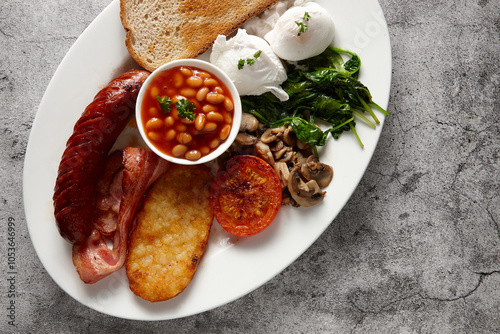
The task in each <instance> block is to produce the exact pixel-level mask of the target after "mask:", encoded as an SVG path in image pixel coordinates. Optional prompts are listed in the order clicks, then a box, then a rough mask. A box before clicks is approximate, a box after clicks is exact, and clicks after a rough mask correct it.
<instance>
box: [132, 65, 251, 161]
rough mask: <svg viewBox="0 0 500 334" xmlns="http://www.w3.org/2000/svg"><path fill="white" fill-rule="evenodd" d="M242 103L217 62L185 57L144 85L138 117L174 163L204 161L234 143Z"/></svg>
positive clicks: (152, 142) (152, 143)
mask: <svg viewBox="0 0 500 334" xmlns="http://www.w3.org/2000/svg"><path fill="white" fill-rule="evenodd" d="M241 113H242V111H241V101H240V97H239V95H238V91H237V89H236V87H235V86H234V84H233V82H232V81H231V79H229V77H228V76H227V75H226V74H225V73H224V72H223V71H222V70H220V69H219V68H218V67H216V66H215V65H213V64H211V63H209V62H206V61H203V60H198V59H182V60H175V61H172V62H169V63H167V64H165V65H163V66H160V67H159V68H158V69H156V70H155V71H154V72H153V73H151V75H150V76H149V77H148V79H147V80H146V82H145V83H144V85H143V86H142V88H141V90H140V92H139V96H138V98H137V104H136V120H137V126H138V128H139V132H140V133H141V136H142V137H143V139H144V140H145V142H146V144H147V145H148V146H149V147H150V148H151V149H152V150H153V151H154V152H155V153H156V154H158V155H159V156H160V157H162V158H164V159H166V160H169V161H171V162H174V163H178V164H184V165H191V164H201V163H205V162H208V161H210V160H213V159H215V158H217V157H218V156H219V155H221V154H222V153H224V152H225V151H226V150H227V149H228V148H229V146H230V145H231V144H232V143H233V141H234V139H235V138H236V135H237V134H238V131H239V127H240V123H241Z"/></svg>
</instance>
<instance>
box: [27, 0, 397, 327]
mask: <svg viewBox="0 0 500 334" xmlns="http://www.w3.org/2000/svg"><path fill="white" fill-rule="evenodd" d="M317 2H318V3H320V4H321V5H323V6H324V7H325V8H327V9H328V10H329V11H330V13H331V14H332V15H333V17H334V19H335V23H336V36H335V42H334V45H335V46H337V47H341V48H346V49H349V50H352V51H354V52H357V53H358V54H359V56H360V57H361V60H362V68H361V73H360V77H359V79H360V81H361V82H363V83H364V84H365V85H366V86H367V87H368V88H369V89H370V90H371V92H372V95H373V98H374V101H376V102H377V103H378V104H379V105H381V106H382V107H387V105H388V101H389V90H390V83H391V47H390V41H389V35H388V30H387V25H386V22H385V19H384V16H383V13H382V10H381V8H380V6H379V4H378V2H377V1H376V0H353V1H343V0H333V1H332V0H322V1H320V0H318V1H317ZM346 13H355V15H350V14H346ZM124 38H125V33H124V30H123V28H122V25H121V22H120V18H119V1H118V0H115V1H113V2H112V3H111V4H110V5H109V6H108V7H107V8H106V9H105V10H104V11H103V12H102V13H101V14H100V15H99V16H98V17H97V18H96V19H95V21H94V22H92V24H91V25H90V26H89V27H88V28H87V29H86V30H85V31H84V33H83V34H82V35H81V37H80V38H78V40H77V41H76V42H75V44H74V45H73V46H72V48H71V49H70V51H69V52H68V54H67V55H66V57H65V58H64V60H63V61H62V62H61V64H60V66H59V68H58V69H57V71H56V73H55V75H54V77H53V78H52V80H51V82H50V84H49V86H48V87H47V91H46V92H45V95H44V97H43V99H42V102H41V104H40V107H39V110H38V113H37V115H36V118H35V121H34V124H33V128H32V131H31V135H30V140H29V143H28V147H27V152H26V159H25V165H24V180H23V182H24V184H23V187H24V189H23V192H24V194H23V195H24V205H25V212H26V219H27V223H28V228H29V232H30V236H31V240H32V242H33V245H34V247H35V249H36V251H37V253H38V256H39V258H40V260H41V261H42V263H43V265H44V267H45V269H46V270H47V272H48V273H49V274H50V275H51V277H52V278H53V279H54V281H55V282H56V283H57V284H59V286H60V287H61V288H62V289H63V290H64V291H66V292H67V293H68V294H69V295H71V296H72V297H73V298H75V299H76V300H78V301H79V302H81V303H82V304H84V305H87V306H88V307H90V308H92V309H95V310H97V311H100V312H103V313H106V314H109V315H112V316H116V317H121V318H127V319H139V320H163V319H174V318H180V317H185V316H189V315H193V314H196V313H199V312H203V311H206V310H210V309H213V308H215V307H218V306H221V305H224V304H226V303H228V302H231V301H233V300H235V299H237V298H239V297H241V296H243V295H245V294H247V293H249V292H251V291H252V290H254V289H256V288H258V287H259V286H261V285H262V284H264V283H265V282H267V281H268V280H270V279H271V278H273V277H274V276H275V275H277V274H278V273H280V272H281V271H282V270H283V269H285V268H286V267H287V266H288V265H289V264H290V263H292V262H293V261H294V260H295V259H297V257H299V256H300V255H301V254H302V253H303V252H304V251H305V250H306V249H307V248H309V246H310V245H311V244H312V243H313V242H314V241H315V240H316V239H317V238H318V237H319V236H320V235H321V233H322V232H323V231H324V230H325V229H326V228H327V227H328V226H329V224H330V223H331V222H332V220H333V219H334V218H335V217H336V216H337V214H338V213H339V212H340V210H341V209H342V207H343V206H344V205H345V203H346V202H347V200H348V199H349V197H350V196H351V194H352V193H353V191H354V190H355V188H356V186H357V185H358V183H359V181H360V179H361V177H362V176H363V173H364V172H365V169H366V167H367V166H368V163H369V161H370V159H371V157H372V154H373V152H374V150H375V146H376V145H377V141H378V138H379V136H380V132H381V130H382V126H378V127H377V129H376V130H373V129H372V128H370V127H368V126H366V125H365V124H363V123H362V122H358V123H357V124H358V125H357V127H356V128H357V131H358V133H359V135H360V137H361V139H362V140H363V142H364V144H365V147H364V148H361V147H360V146H359V145H358V143H357V142H356V140H355V138H354V136H353V135H352V133H344V134H343V135H342V136H341V138H340V139H339V140H333V139H329V141H328V143H327V145H326V146H325V147H324V149H323V150H322V152H321V154H322V156H321V160H322V161H324V162H326V163H329V164H331V165H332V166H333V168H334V171H335V175H334V179H333V181H332V183H331V184H330V186H329V187H328V188H327V192H328V193H327V195H326V198H325V200H324V202H323V203H321V204H320V205H318V206H316V207H313V208H291V207H284V208H282V209H281V210H280V212H279V214H278V217H277V218H276V220H275V221H274V222H273V224H271V226H270V227H269V228H268V229H267V230H265V231H264V232H262V233H261V234H258V235H256V236H253V237H249V238H246V239H245V238H240V239H238V238H234V237H230V236H229V235H228V234H226V233H225V231H223V230H222V229H221V228H220V227H219V226H218V225H217V223H214V227H213V231H212V234H211V236H210V240H209V244H208V247H207V250H206V253H205V255H204V257H203V260H202V261H201V262H200V265H199V267H198V271H197V273H196V275H195V277H194V279H193V281H192V282H191V284H190V285H189V286H188V287H187V289H186V290H185V291H184V292H183V293H181V294H180V295H179V296H177V297H175V298H173V299H171V300H169V301H166V302H161V303H149V302H146V301H144V300H142V299H140V298H138V297H136V296H135V295H134V294H133V293H132V292H131V291H130V290H129V288H128V281H127V278H126V275H125V271H124V269H123V268H122V269H121V270H120V271H118V272H116V273H114V274H113V275H110V276H109V277H107V278H105V279H104V280H102V281H100V282H98V283H96V284H94V285H85V284H84V283H82V282H81V281H80V279H79V277H78V275H77V273H76V271H75V268H74V266H73V264H72V260H71V245H70V244H69V243H68V242H66V241H65V240H63V239H62V238H61V237H60V236H59V233H58V231H57V228H56V225H55V221H54V215H53V206H52V194H53V189H54V183H55V179H56V173H57V168H58V165H59V161H60V158H61V155H62V152H63V151H64V148H65V144H66V141H67V139H68V138H69V136H70V134H71V133H72V130H73V125H74V124H75V122H76V120H77V119H78V118H79V116H80V115H81V113H82V112H83V110H84V109H85V107H86V106H87V105H88V104H89V103H90V101H92V99H93V97H94V95H95V94H96V93H97V92H98V90H99V89H101V88H103V87H104V86H105V85H106V84H107V83H108V82H109V81H110V80H111V79H112V78H114V77H116V76H118V75H119V74H121V73H122V72H124V71H125V70H127V69H129V68H132V67H134V65H135V63H134V62H133V61H132V60H131V58H130V56H129V54H128V52H127V50H126V48H125V45H124ZM377 115H379V117H380V119H381V122H382V123H383V121H384V117H383V115H381V114H380V113H377Z"/></svg>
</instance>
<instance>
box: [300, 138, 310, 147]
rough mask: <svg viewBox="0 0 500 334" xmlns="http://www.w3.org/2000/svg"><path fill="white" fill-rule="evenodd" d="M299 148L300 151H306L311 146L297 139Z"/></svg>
mask: <svg viewBox="0 0 500 334" xmlns="http://www.w3.org/2000/svg"><path fill="white" fill-rule="evenodd" d="M297 147H298V148H299V150H305V149H308V148H310V147H311V146H310V145H309V144H308V143H304V142H303V141H302V140H300V139H298V138H297Z"/></svg>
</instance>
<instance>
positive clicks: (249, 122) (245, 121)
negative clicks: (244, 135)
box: [240, 112, 259, 132]
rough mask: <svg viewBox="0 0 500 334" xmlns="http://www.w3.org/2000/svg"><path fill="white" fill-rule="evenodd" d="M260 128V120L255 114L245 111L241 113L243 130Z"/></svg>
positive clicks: (248, 130) (251, 130) (252, 130)
mask: <svg viewBox="0 0 500 334" xmlns="http://www.w3.org/2000/svg"><path fill="white" fill-rule="evenodd" d="M258 128H259V121H258V120H257V118H255V117H254V116H253V115H251V114H248V113H245V112H244V113H243V114H242V115H241V124H240V131H241V132H255V131H257V129H258Z"/></svg>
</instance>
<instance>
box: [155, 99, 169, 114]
mask: <svg viewBox="0 0 500 334" xmlns="http://www.w3.org/2000/svg"><path fill="white" fill-rule="evenodd" d="M156 100H157V101H158V103H159V104H160V108H161V110H163V113H164V114H167V113H169V112H170V108H171V106H172V100H171V99H170V98H169V97H168V96H158V95H157V96H156Z"/></svg>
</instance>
